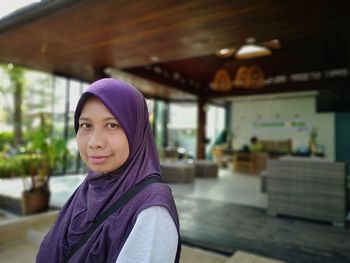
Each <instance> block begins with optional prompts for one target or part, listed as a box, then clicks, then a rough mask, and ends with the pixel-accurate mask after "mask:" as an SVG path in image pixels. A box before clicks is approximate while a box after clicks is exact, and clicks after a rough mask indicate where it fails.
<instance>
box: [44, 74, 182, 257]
mask: <svg viewBox="0 0 350 263" xmlns="http://www.w3.org/2000/svg"><path fill="white" fill-rule="evenodd" d="M90 96H95V97H97V98H98V99H100V100H101V101H102V102H103V104H104V105H105V106H106V107H107V109H108V110H109V111H110V112H111V113H112V114H113V116H114V117H115V118H116V119H117V121H118V122H119V124H120V125H121V127H122V128H123V130H124V132H125V134H126V136H127V139H128V143H129V149H130V154H129V157H128V159H127V161H126V162H125V163H124V164H123V165H122V167H120V168H119V169H118V170H117V171H114V172H111V173H109V174H100V173H94V172H93V171H91V170H90V171H89V173H88V174H87V176H86V177H85V179H84V181H83V182H82V183H81V184H80V186H79V187H78V188H77V190H76V191H75V192H74V193H73V194H72V196H71V197H70V198H69V199H68V201H67V202H66V204H65V205H64V206H63V208H62V209H61V211H60V213H59V215H58V219H57V221H56V222H55V224H54V226H53V227H52V229H51V230H50V231H49V233H48V234H47V235H46V236H45V238H44V240H43V242H42V244H41V246H40V250H39V253H38V256H37V262H38V263H44V262H45V263H51V262H63V259H64V257H65V256H66V255H67V253H68V252H69V251H70V249H71V248H72V246H73V245H74V244H76V243H77V242H78V241H79V239H80V238H81V236H82V235H83V234H84V233H85V232H86V231H87V229H88V228H89V226H90V225H91V223H92V222H93V221H94V219H95V218H96V217H97V216H98V215H99V214H101V213H102V212H103V211H105V210H106V209H107V208H108V207H109V206H110V205H111V204H112V203H114V202H115V201H116V200H117V199H118V198H120V197H121V196H122V195H123V194H124V193H125V192H126V191H127V190H128V189H130V188H131V187H132V186H134V185H135V184H137V183H139V182H141V181H142V180H144V179H145V178H148V177H151V176H157V177H160V176H161V170H160V164H159V159H158V154H157V149H156V146H155V143H154V139H153V135H152V132H151V128H150V125H149V118H148V110H147V105H146V102H145V99H144V97H143V95H142V94H141V93H140V92H139V91H138V90H137V89H135V88H134V87H132V86H130V85H129V84H127V83H125V82H122V81H119V80H114V79H111V78H106V79H101V80H98V81H96V82H94V83H92V84H91V85H90V86H89V87H88V88H87V90H86V91H85V92H84V93H83V94H82V96H81V98H80V100H79V102H78V105H77V108H76V111H75V116H74V126H75V131H76V132H77V131H78V129H79V123H78V120H79V116H80V114H81V111H82V108H83V106H84V104H85V102H86V101H87V99H88V98H89V97H90ZM156 205H160V206H163V207H165V208H166V209H167V210H168V211H169V213H170V215H171V216H172V218H173V220H174V222H175V224H176V226H177V228H178V229H179V221H178V216H177V212H176V207H175V203H174V199H173V197H172V194H171V190H170V188H169V187H168V186H167V185H165V184H161V183H155V184H151V185H149V186H147V187H146V188H144V189H143V190H141V192H139V193H138V194H137V195H136V196H135V197H134V198H133V199H131V200H130V201H129V202H128V203H127V204H126V205H125V206H124V207H123V208H122V209H120V210H119V211H117V212H116V213H114V214H113V215H111V216H109V217H108V218H107V219H106V220H105V221H104V222H103V223H102V224H101V225H100V226H99V227H98V229H96V231H95V232H94V233H93V234H92V235H91V237H90V239H89V240H88V241H87V242H86V244H85V245H84V246H83V247H82V248H80V250H79V251H78V252H77V253H76V254H75V255H74V256H73V257H72V258H71V260H70V261H69V262H72V263H74V262H91V263H92V262H94V263H96V262H115V261H116V259H117V256H118V255H119V252H120V250H121V249H122V247H123V245H124V243H125V241H126V239H127V237H128V235H129V234H130V232H131V230H132V228H133V226H134V224H135V222H136V218H137V215H138V214H139V213H140V212H141V211H142V210H144V209H147V208H149V207H151V206H156Z"/></svg>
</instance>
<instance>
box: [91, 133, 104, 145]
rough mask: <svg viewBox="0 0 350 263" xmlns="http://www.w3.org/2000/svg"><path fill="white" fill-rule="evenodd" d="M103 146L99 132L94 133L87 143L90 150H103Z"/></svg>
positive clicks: (102, 139) (102, 138)
mask: <svg viewBox="0 0 350 263" xmlns="http://www.w3.org/2000/svg"><path fill="white" fill-rule="evenodd" d="M104 145H105V140H104V136H103V134H102V133H101V132H98V131H94V132H93V133H92V134H91V137H90V138H89V141H88V146H89V148H91V149H97V148H103V147H104Z"/></svg>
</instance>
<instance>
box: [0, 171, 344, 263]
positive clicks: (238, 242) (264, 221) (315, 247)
mask: <svg viewBox="0 0 350 263" xmlns="http://www.w3.org/2000/svg"><path fill="white" fill-rule="evenodd" d="M83 178H84V176H82V175H75V176H63V177H53V178H52V179H51V190H52V198H51V205H53V206H57V207H61V206H62V205H63V204H64V202H65V201H66V200H67V199H68V197H69V196H70V195H71V193H72V192H73V191H74V189H75V188H76V187H77V186H78V185H79V183H80V182H81V181H82V180H83ZM21 186H22V182H21V180H11V181H8V180H6V181H4V180H0V194H5V195H10V196H12V197H19V196H20V193H21V191H22V187H21ZM171 188H172V190H173V194H174V196H175V201H176V204H177V207H178V211H179V216H180V224H181V235H182V238H183V240H184V242H185V244H190V245H191V246H197V247H201V248H206V249H210V250H212V251H217V252H220V253H222V254H223V255H226V256H228V255H230V254H232V253H234V252H235V251H237V250H244V251H247V252H252V253H255V254H258V255H262V256H267V257H271V258H276V259H281V260H284V261H286V262H298V263H303V262H305V263H306V262H320V263H328V262H332V263H333V262H350V249H349V248H350V238H349V237H350V230H349V229H342V228H336V227H333V226H330V225H320V224H316V223H314V222H306V221H302V220H296V219H291V218H275V217H270V216H268V215H267V213H266V207H267V196H266V194H262V193H261V192H260V178H259V177H258V176H254V175H242V174H235V175H233V174H232V173H231V172H230V170H221V171H220V174H219V177H218V178H215V179H204V178H200V179H199V178H197V179H196V180H195V182H194V183H191V184H181V185H171ZM218 260H219V261H220V259H218Z"/></svg>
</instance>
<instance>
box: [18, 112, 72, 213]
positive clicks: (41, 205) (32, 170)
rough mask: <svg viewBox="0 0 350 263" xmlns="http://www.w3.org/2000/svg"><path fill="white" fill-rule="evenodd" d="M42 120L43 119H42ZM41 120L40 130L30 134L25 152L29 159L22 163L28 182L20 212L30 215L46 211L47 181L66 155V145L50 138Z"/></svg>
mask: <svg viewBox="0 0 350 263" xmlns="http://www.w3.org/2000/svg"><path fill="white" fill-rule="evenodd" d="M43 120H44V119H43ZM43 120H42V125H41V129H40V130H38V131H36V132H34V133H32V134H31V135H32V136H31V137H32V139H31V142H30V143H29V145H28V146H27V151H29V152H31V153H32V155H31V159H30V160H29V162H28V163H23V167H26V170H27V171H29V178H30V180H29V181H28V180H26V183H24V186H25V189H24V191H23V193H22V212H23V214H31V213H36V212H41V211H46V210H48V207H49V201H50V188H49V179H50V176H51V174H52V172H53V170H54V169H55V167H56V165H57V164H59V163H62V162H63V159H64V156H65V154H67V148H66V143H65V141H64V140H63V139H59V138H53V137H52V136H51V132H50V131H51V127H49V125H46V124H45V122H44V121H43Z"/></svg>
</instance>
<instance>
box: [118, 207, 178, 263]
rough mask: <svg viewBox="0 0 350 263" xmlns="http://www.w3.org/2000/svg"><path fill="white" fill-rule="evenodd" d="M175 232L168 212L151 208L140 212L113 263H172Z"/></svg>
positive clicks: (176, 240)
mask: <svg viewBox="0 0 350 263" xmlns="http://www.w3.org/2000/svg"><path fill="white" fill-rule="evenodd" d="M178 238H179V237H178V232H177V229H176V226H175V223H174V221H173V219H172V217H171V215H170V214H169V212H168V210H167V209H166V208H165V207H163V206H152V207H150V208H147V209H145V210H143V211H142V212H140V214H139V215H138V217H137V219H136V222H135V225H134V227H133V229H132V230H131V232H130V235H129V237H128V239H127V240H126V242H125V244H124V246H123V248H122V249H121V251H120V253H119V256H118V258H117V260H116V263H135V262H138V263H151V262H152V263H173V262H174V261H175V256H176V251H177V243H178Z"/></svg>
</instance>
